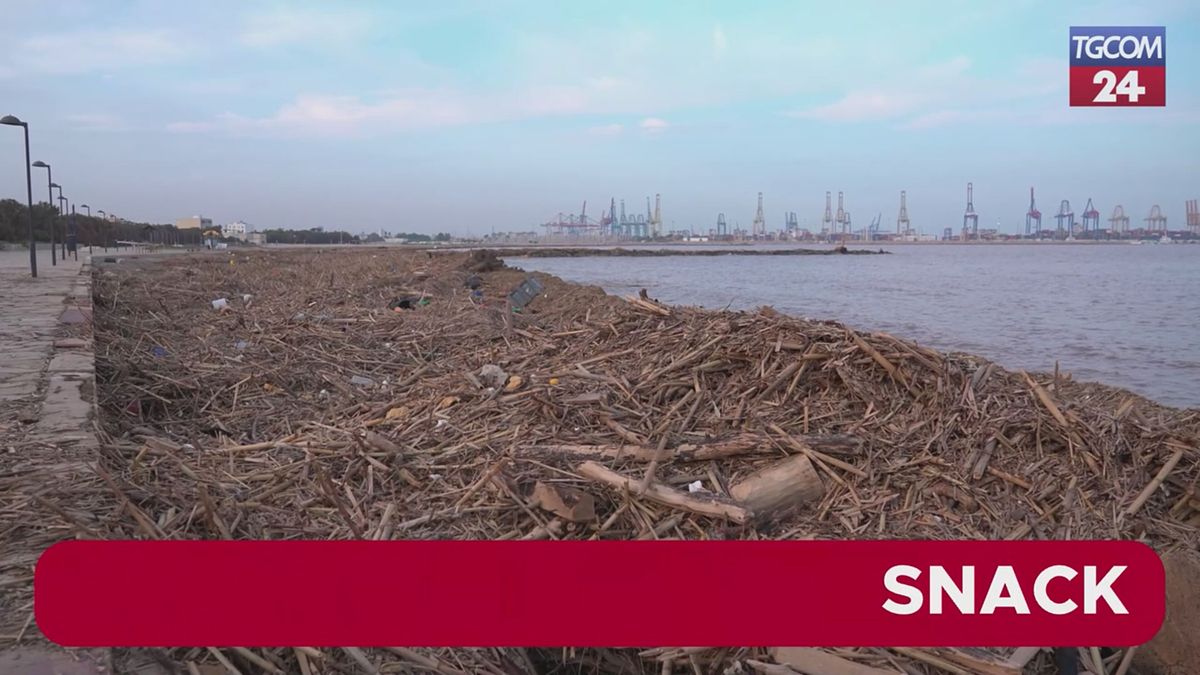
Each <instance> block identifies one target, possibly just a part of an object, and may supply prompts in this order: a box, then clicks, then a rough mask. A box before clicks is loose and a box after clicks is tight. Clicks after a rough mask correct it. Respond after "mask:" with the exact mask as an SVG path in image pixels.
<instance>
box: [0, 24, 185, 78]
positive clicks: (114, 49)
mask: <svg viewBox="0 0 1200 675" xmlns="http://www.w3.org/2000/svg"><path fill="white" fill-rule="evenodd" d="M187 44H188V40H184V39H182V38H180V37H179V36H177V35H175V34H173V33H171V32H170V31H167V30H158V29H150V30H79V31H71V32H63V33H44V34H41V35H34V36H32V37H30V38H28V39H26V40H24V41H23V42H22V43H20V44H19V45H17V46H16V47H15V48H14V49H13V52H12V60H13V62H14V63H16V64H17V65H18V66H19V69H20V70H22V71H26V72H39V73H50V74H55V75H74V74H81V73H90V72H95V71H100V70H116V69H122V68H132V67H138V66H152V65H157V64H161V63H165V62H170V61H175V60H178V59H179V58H181V57H183V56H185V55H186V54H187V53H188V52H189V49H188V47H186V46H185V45H187ZM17 69H18V68H14V69H13V70H17Z"/></svg>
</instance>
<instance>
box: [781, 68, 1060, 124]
mask: <svg viewBox="0 0 1200 675" xmlns="http://www.w3.org/2000/svg"><path fill="white" fill-rule="evenodd" d="M1066 69H1067V64H1066V61H1065V60H1064V59H1049V58H1039V59H1029V60H1025V61H1022V62H1019V63H1017V64H1016V65H1015V66H1014V67H1013V68H1012V69H1011V71H1010V72H1008V73H1004V74H1001V75H998V76H987V77H984V76H979V75H976V74H974V73H973V72H972V71H971V62H970V61H969V60H968V59H967V58H965V57H961V56H960V57H956V58H954V59H950V60H949V61H944V62H940V63H934V64H929V65H927V66H925V67H922V68H917V69H913V70H912V71H911V74H909V75H906V76H903V77H900V78H899V79H897V80H890V81H886V82H880V83H877V84H875V85H873V86H867V87H861V88H858V89H854V90H851V91H849V92H847V93H845V94H843V95H842V97H841V98H839V99H837V100H835V101H833V102H831V103H827V104H823V105H818V106H814V107H810V108H806V109H803V110H798V111H793V112H790V113H785V114H787V115H789V116H792V117H798V118H804V119H815V120H821V121H826V122H869V121H876V122H877V121H889V120H891V121H896V122H898V123H899V126H900V128H903V129H914V130H915V129H930V128H934V127H941V126H946V125H950V124H960V123H977V122H981V121H988V122H995V121H1008V122H1013V121H1023V122H1030V121H1033V120H1034V118H1035V115H1034V114H1033V112H1034V111H1035V110H1037V111H1039V112H1040V111H1041V110H1042V109H1043V108H1044V106H1042V105H1041V104H1042V103H1044V102H1045V101H1048V100H1055V101H1058V100H1064V101H1065V89H1066Z"/></svg>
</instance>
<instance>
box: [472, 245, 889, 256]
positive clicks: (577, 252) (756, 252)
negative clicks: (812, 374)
mask: <svg viewBox="0 0 1200 675" xmlns="http://www.w3.org/2000/svg"><path fill="white" fill-rule="evenodd" d="M473 250H475V251H488V250H490V249H489V248H487V247H480V248H477V249H473ZM496 250H498V251H499V250H501V249H496ZM503 252H504V255H505V256H506V257H514V258H585V257H614V258H655V257H668V256H710V257H711V256H725V255H746V256H764V255H786V256H805V255H834V256H836V255H888V252H887V251H884V250H882V249H880V250H878V251H869V250H865V249H847V248H845V247H839V248H833V249H828V250H824V249H811V248H786V249H774V250H763V249H738V248H729V249H714V248H706V249H696V250H691V251H687V250H671V249H635V248H619V247H618V248H599V247H596V248H590V247H562V248H556V247H522V248H505V249H503Z"/></svg>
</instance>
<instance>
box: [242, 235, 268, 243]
mask: <svg viewBox="0 0 1200 675" xmlns="http://www.w3.org/2000/svg"><path fill="white" fill-rule="evenodd" d="M246 241H247V242H249V243H251V244H254V245H255V246H262V245H264V244H266V243H267V235H266V234H263V233H262V232H247V233H246Z"/></svg>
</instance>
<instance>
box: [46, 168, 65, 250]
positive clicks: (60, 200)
mask: <svg viewBox="0 0 1200 675" xmlns="http://www.w3.org/2000/svg"><path fill="white" fill-rule="evenodd" d="M50 186H51V187H53V188H54V189H56V190H58V212H59V213H61V214H62V217H63V236H62V241H61V242H60V243H61V245H62V248H61V249H60V252H59V256H58V257H60V258H62V259H63V260H66V259H67V207H66V204H64V202H66V199H64V198H63V193H62V186H61V185H59V184H58V183H51V185H50Z"/></svg>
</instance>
